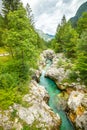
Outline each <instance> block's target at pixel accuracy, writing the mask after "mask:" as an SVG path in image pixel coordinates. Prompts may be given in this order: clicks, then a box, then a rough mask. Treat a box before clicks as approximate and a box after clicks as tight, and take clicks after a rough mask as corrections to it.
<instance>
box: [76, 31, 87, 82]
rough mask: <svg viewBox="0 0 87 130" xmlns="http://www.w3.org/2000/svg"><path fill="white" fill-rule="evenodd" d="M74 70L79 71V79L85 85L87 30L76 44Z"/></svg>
mask: <svg viewBox="0 0 87 130" xmlns="http://www.w3.org/2000/svg"><path fill="white" fill-rule="evenodd" d="M75 66H76V70H79V71H80V76H81V79H82V80H83V81H84V82H85V84H87V30H86V31H84V32H83V33H82V35H81V39H79V42H78V44H77V60H76V64H75Z"/></svg>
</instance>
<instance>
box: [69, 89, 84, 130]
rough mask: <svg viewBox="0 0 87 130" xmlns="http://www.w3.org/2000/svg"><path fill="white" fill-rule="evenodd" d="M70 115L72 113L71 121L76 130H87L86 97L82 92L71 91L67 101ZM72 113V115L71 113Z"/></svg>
mask: <svg viewBox="0 0 87 130" xmlns="http://www.w3.org/2000/svg"><path fill="white" fill-rule="evenodd" d="M68 107H69V109H70V115H71V114H73V113H74V115H75V118H74V120H73V122H74V124H75V126H76V129H77V130H87V95H86V94H85V93H83V92H79V91H72V92H71V94H70V97H69V100H68ZM71 112H72V113H71Z"/></svg>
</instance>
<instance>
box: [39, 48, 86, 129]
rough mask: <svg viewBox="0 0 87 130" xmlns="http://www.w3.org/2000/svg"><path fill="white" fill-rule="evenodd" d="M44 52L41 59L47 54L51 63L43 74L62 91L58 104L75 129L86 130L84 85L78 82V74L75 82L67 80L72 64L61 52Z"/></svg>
mask: <svg viewBox="0 0 87 130" xmlns="http://www.w3.org/2000/svg"><path fill="white" fill-rule="evenodd" d="M44 53H45V54H44ZM44 53H43V56H42V58H41V59H44V58H45V57H46V54H47V57H48V58H49V59H51V60H52V65H50V67H49V68H48V69H47V71H46V74H45V76H46V77H49V78H50V79H52V80H53V81H54V82H55V83H56V85H57V87H58V89H60V90H61V91H62V92H61V94H59V95H58V99H59V100H60V104H61V105H62V107H63V108H64V110H65V111H66V113H67V115H68V117H69V119H70V120H71V121H72V123H73V124H74V126H75V129H76V130H86V129H87V90H86V86H85V85H84V84H81V83H80V79H79V76H78V77H77V79H76V82H69V75H70V73H71V68H72V66H73V64H72V62H71V61H70V60H69V59H67V58H66V57H65V56H64V55H63V54H62V53H59V54H55V53H54V52H53V51H52V50H48V51H45V52H44ZM48 53H49V54H48ZM49 55H50V56H49ZM43 61H44V60H43ZM76 73H79V72H76ZM60 104H59V105H60Z"/></svg>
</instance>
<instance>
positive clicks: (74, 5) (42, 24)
mask: <svg viewBox="0 0 87 130" xmlns="http://www.w3.org/2000/svg"><path fill="white" fill-rule="evenodd" d="M0 1H1V0H0ZM86 1H87V0H22V2H23V4H24V6H25V5H26V3H29V4H30V7H31V9H32V13H33V15H34V21H35V27H36V28H37V29H40V30H42V31H43V32H44V33H48V34H52V35H54V34H55V32H56V28H57V26H58V24H59V23H60V21H61V19H62V17H63V15H65V16H66V19H67V20H69V19H70V18H71V17H73V16H74V15H75V13H76V11H77V9H78V8H79V7H80V5H81V4H82V3H84V2H86ZM0 3H1V2H0Z"/></svg>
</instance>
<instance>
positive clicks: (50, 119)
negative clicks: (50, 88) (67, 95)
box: [0, 80, 60, 130]
mask: <svg viewBox="0 0 87 130" xmlns="http://www.w3.org/2000/svg"><path fill="white" fill-rule="evenodd" d="M30 86H31V90H30V91H29V93H28V94H26V95H25V96H24V97H23V102H26V104H28V105H27V107H26V106H22V105H20V104H14V105H13V106H10V107H9V109H8V110H6V111H3V112H2V111H0V126H2V127H3V128H4V130H11V129H16V130H21V129H22V128H23V126H22V123H21V122H25V123H26V124H28V125H29V126H30V125H31V126H32V125H33V123H35V122H36V127H37V128H42V130H51V128H52V129H54V130H56V129H57V130H59V126H60V117H59V115H58V114H55V113H54V112H53V111H52V110H51V109H50V107H49V106H48V105H47V102H48V100H49V96H48V93H47V91H46V90H45V88H44V87H43V86H40V85H39V84H38V83H37V82H36V81H34V80H32V81H31V84H30ZM14 110H15V111H16V115H15V117H14V118H13V119H12V117H11V115H12V113H13V112H14ZM20 119H21V120H20Z"/></svg>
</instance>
